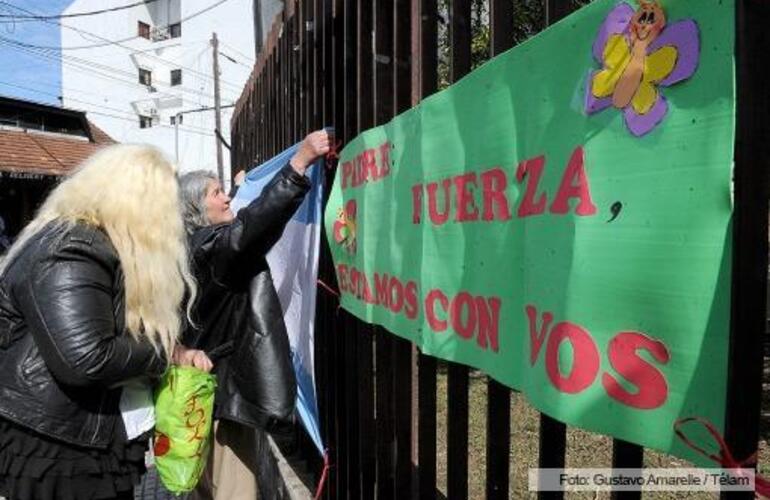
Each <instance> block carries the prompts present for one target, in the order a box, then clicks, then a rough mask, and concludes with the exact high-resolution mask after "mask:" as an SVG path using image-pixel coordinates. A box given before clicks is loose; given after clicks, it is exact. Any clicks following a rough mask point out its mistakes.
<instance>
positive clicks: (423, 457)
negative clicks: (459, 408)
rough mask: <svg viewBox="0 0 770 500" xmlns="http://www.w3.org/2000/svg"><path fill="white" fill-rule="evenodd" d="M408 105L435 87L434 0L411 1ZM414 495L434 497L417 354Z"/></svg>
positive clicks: (429, 376)
mask: <svg viewBox="0 0 770 500" xmlns="http://www.w3.org/2000/svg"><path fill="white" fill-rule="evenodd" d="M411 5H412V8H411V12H412V14H411V16H412V33H413V35H412V103H413V104H417V103H419V101H420V100H421V99H423V98H425V97H428V96H429V95H431V94H433V93H434V92H435V91H436V89H437V87H438V37H437V29H438V16H437V15H436V14H437V2H436V0H411ZM417 384H418V387H417V394H418V398H417V399H418V403H417V440H416V441H417V471H418V472H417V492H418V498H420V499H423V500H433V499H435V498H436V358H433V357H430V356H425V355H423V354H418V355H417Z"/></svg>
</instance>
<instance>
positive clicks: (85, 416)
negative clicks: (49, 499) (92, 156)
mask: <svg viewBox="0 0 770 500" xmlns="http://www.w3.org/2000/svg"><path fill="white" fill-rule="evenodd" d="M124 310H125V309H124V288H123V273H122V270H121V266H120V261H119V260H118V256H117V253H116V251H115V249H114V247H113V246H112V243H111V242H110V240H109V238H108V237H107V235H106V234H105V233H104V232H102V231H101V230H99V229H97V228H94V227H91V226H87V225H85V224H75V225H74V226H72V227H70V228H62V227H61V226H59V227H56V225H54V224H49V225H48V226H47V227H46V228H44V229H43V230H41V231H40V232H39V233H38V234H37V235H36V236H34V237H33V238H32V239H31V240H30V241H29V242H28V243H27V244H26V246H25V248H24V249H23V250H22V252H21V253H20V254H18V256H17V257H16V258H15V259H14V260H13V262H11V264H10V266H9V267H8V269H7V270H6V272H5V275H4V276H3V277H2V280H0V418H6V419H8V420H11V421H13V422H15V423H17V424H19V425H22V426H25V427H27V428H30V429H33V430H35V431H37V432H39V433H41V434H45V435H47V436H50V437H52V438H56V439H59V440H62V441H65V442H68V443H71V444H76V445H81V446H90V447H97V448H104V447H106V446H107V445H108V444H109V443H110V440H111V439H112V438H113V435H114V426H115V424H116V421H117V419H119V418H120V413H119V410H118V404H119V400H120V388H119V387H116V386H118V385H119V384H120V383H121V382H125V381H127V380H129V379H132V378H136V377H139V376H158V375H160V374H161V373H162V372H163V371H164V370H165V364H166V363H165V360H163V359H162V357H159V356H158V355H157V354H156V352H155V351H154V349H153V348H152V347H151V346H150V345H149V344H148V343H137V342H136V341H134V340H133V339H132V338H131V336H129V335H128V334H127V333H126V332H125V317H124V316H125V315H124Z"/></svg>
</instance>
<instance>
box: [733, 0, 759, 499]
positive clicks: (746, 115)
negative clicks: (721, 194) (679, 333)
mask: <svg viewBox="0 0 770 500" xmlns="http://www.w3.org/2000/svg"><path fill="white" fill-rule="evenodd" d="M735 4H736V13H735V33H736V44H735V57H736V77H737V79H736V82H737V85H738V88H739V91H738V92H737V99H738V102H737V108H736V111H737V113H736V134H735V170H734V172H733V179H734V189H735V208H734V211H733V254H732V258H733V260H732V304H731V321H730V360H731V362H730V365H729V371H728V384H727V387H728V391H727V415H726V429H725V437H726V439H727V444H728V446H729V447H730V449H731V451H732V453H733V455H734V456H735V458H736V459H737V460H743V459H745V458H747V457H750V456H751V455H752V454H753V453H754V452H755V451H756V449H757V442H758V440H759V418H758V416H759V414H760V405H761V397H762V362H763V351H764V349H763V347H764V336H765V326H766V310H765V307H766V293H767V288H766V287H767V250H768V245H767V236H768V235H767V220H768V207H767V203H768V182H769V181H770V178H769V176H768V168H767V166H768V164H770V143H768V140H767V137H768V136H770V118H768V112H770V99H769V98H768V93H767V85H766V83H765V81H764V77H763V76H762V75H763V71H762V69H761V65H758V64H757V63H756V61H758V60H761V59H760V58H764V57H766V55H767V51H768V50H770V34H768V32H767V29H766V26H767V23H768V22H770V4H769V3H768V2H766V1H762V0H736V2H735ZM748 465H749V466H751V465H754V464H748ZM728 496H729V498H746V499H749V498H753V494H752V493H751V492H740V493H739V492H733V493H728V492H723V493H722V497H723V498H727V497H728Z"/></svg>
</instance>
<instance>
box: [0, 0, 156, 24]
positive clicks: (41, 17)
mask: <svg viewBox="0 0 770 500" xmlns="http://www.w3.org/2000/svg"><path fill="white" fill-rule="evenodd" d="M157 1H158V0H145V1H143V2H135V3H132V4H128V5H122V6H120V7H112V8H109V9H100V10H92V11H89V12H76V13H73V14H56V15H49V16H47V15H28V16H19V15H16V14H0V18H6V17H10V18H13V19H17V20H31V21H46V20H51V19H65V18H70V17H84V16H95V15H97V14H104V13H106V12H115V11H118V10H124V9H130V8H132V7H137V6H139V5H147V4H151V3H153V2H157ZM2 3H5V2H2ZM13 7H15V6H13Z"/></svg>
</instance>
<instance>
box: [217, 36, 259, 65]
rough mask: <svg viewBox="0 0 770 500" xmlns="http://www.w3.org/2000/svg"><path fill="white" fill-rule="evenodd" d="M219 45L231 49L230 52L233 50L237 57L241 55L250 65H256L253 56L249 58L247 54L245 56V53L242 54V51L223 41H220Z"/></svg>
mask: <svg viewBox="0 0 770 500" xmlns="http://www.w3.org/2000/svg"><path fill="white" fill-rule="evenodd" d="M219 44H220V45H222V46H223V47H225V48H227V49H229V50H232V51H233V52H235V53H236V54H237V55H239V56H241V57H243V58H244V59H245V60H246V61H248V62H249V63H252V64H253V63H254V58H252V57H251V56H247V55H246V54H244V53H243V52H241V51H240V50H238V49H237V48H235V47H233V46H232V45H230V44H229V43H226V42H223V41H222V40H220V41H219Z"/></svg>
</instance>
